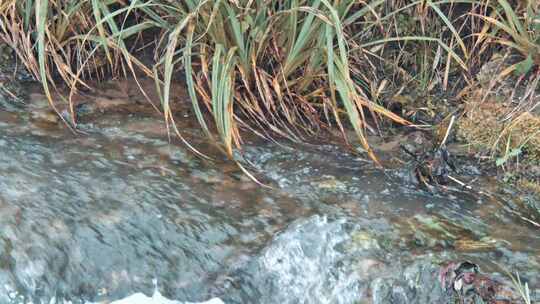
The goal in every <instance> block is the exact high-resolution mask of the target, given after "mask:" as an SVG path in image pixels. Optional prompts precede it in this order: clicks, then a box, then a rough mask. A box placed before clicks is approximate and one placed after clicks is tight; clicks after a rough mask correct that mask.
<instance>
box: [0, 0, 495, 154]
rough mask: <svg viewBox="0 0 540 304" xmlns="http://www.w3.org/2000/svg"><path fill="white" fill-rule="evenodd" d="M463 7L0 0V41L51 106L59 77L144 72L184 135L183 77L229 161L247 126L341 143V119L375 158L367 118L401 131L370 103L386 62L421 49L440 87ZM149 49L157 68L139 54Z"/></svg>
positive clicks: (423, 66)
mask: <svg viewBox="0 0 540 304" xmlns="http://www.w3.org/2000/svg"><path fill="white" fill-rule="evenodd" d="M500 1H503V0H500ZM459 5H462V6H463V5H465V6H467V7H468V6H470V7H471V9H470V11H469V12H471V11H473V8H483V7H485V6H483V4H482V2H480V1H471V0H459V1H457V0H456V1H451V0H443V1H436V2H435V1H431V0H427V1H425V0H417V1H412V2H411V1H409V2H403V1H398V0H394V1H383V0H373V1H370V2H364V1H354V0H341V1H337V0H335V1H330V0H310V1H308V0H183V1H165V0H134V1H130V2H127V1H124V0H107V1H100V0H82V1H67V0H35V1H34V0H25V1H20V0H0V39H2V40H4V41H5V42H7V43H8V44H10V45H11V46H12V47H13V48H14V49H15V50H16V51H17V54H18V56H19V57H20V58H21V59H22V60H23V62H24V63H25V65H26V66H27V68H28V70H29V71H31V72H32V73H33V74H34V75H35V77H36V78H37V79H38V80H40V81H41V82H42V83H43V87H44V90H45V92H46V94H47V96H48V98H49V100H50V103H51V106H52V107H55V102H54V101H53V100H52V98H51V95H50V92H51V90H54V88H55V87H56V83H58V81H59V80H61V81H62V82H64V83H65V84H67V85H68V86H69V87H71V88H72V90H76V89H77V88H80V87H88V86H89V85H88V84H87V83H86V79H89V78H103V77H105V75H106V74H111V73H112V74H122V75H127V74H133V75H135V71H137V70H140V71H143V72H144V73H145V74H146V75H147V76H149V77H153V78H154V79H155V81H156V86H157V88H158V91H159V92H160V96H161V97H160V100H159V103H160V105H159V106H156V108H157V109H158V110H159V111H161V112H162V113H163V114H164V117H165V119H166V121H167V123H168V125H169V126H171V130H173V131H174V132H176V133H177V134H178V135H179V136H181V130H178V129H177V128H176V127H175V119H177V118H175V117H174V115H173V109H172V108H171V107H172V104H171V103H170V99H171V98H170V97H171V96H170V87H171V84H172V82H173V81H174V79H175V76H176V75H178V74H179V73H180V71H183V74H184V77H185V84H186V87H187V91H188V93H189V96H190V99H191V102H192V105H193V109H194V112H195V114H196V117H197V119H198V121H199V123H200V125H201V128H202V129H203V130H204V132H205V133H206V134H207V135H208V136H209V137H210V138H211V139H214V140H216V141H219V143H220V147H221V148H222V150H223V151H224V152H225V153H226V154H227V155H228V156H230V157H233V153H234V151H235V150H236V149H240V148H241V144H242V136H241V134H242V132H241V131H242V130H248V131H251V132H254V133H256V134H258V135H260V136H263V137H267V138H272V137H275V136H281V137H284V138H288V139H290V140H294V141H300V140H303V139H304V138H305V137H306V136H311V135H313V134H316V133H317V132H319V131H320V130H321V129H328V128H338V129H339V130H341V132H342V134H343V135H344V136H346V135H345V134H346V132H345V128H346V127H345V124H348V125H349V126H350V127H352V128H353V129H354V131H355V133H356V138H357V140H358V142H359V144H360V145H361V147H362V148H363V149H364V150H365V151H366V152H367V154H368V155H369V156H370V157H371V158H372V159H373V160H376V156H375V154H374V153H373V152H372V150H371V148H370V146H369V143H368V141H367V139H366V130H367V129H372V130H374V129H373V128H372V127H371V126H370V125H369V123H368V120H367V119H366V118H367V116H366V115H367V113H369V115H370V117H371V118H373V119H374V120H372V121H375V122H376V123H377V119H379V118H387V119H390V120H393V121H395V122H397V123H400V124H408V122H407V121H406V120H405V119H403V118H401V117H399V116H398V115H395V114H394V113H392V112H390V111H388V110H387V109H385V108H384V106H383V105H381V104H379V103H378V102H377V97H378V96H379V94H380V93H381V91H382V90H383V89H384V84H385V83H387V82H386V81H387V80H386V79H385V78H384V77H381V76H380V75H381V70H386V68H385V67H383V68H382V69H381V62H383V63H384V64H383V65H384V66H386V67H387V66H392V68H393V69H394V71H403V70H404V67H405V69H406V65H404V64H403V62H404V61H402V59H403V57H405V55H406V52H408V51H407V48H409V47H412V48H418V47H421V48H422V51H421V52H415V53H414V54H413V55H414V56H413V57H415V58H416V59H414V60H413V61H414V62H416V63H418V62H419V61H418V58H420V59H421V60H420V61H421V62H420V64H419V66H420V68H419V70H418V71H417V72H415V73H413V74H414V75H411V77H412V78H416V79H419V78H418V77H419V76H418V75H421V76H420V78H422V79H424V80H423V82H424V83H426V86H431V87H433V86H432V85H431V84H430V83H431V82H432V80H433V79H437V82H438V83H439V84H444V87H446V85H447V83H448V81H449V80H448V79H449V75H450V73H451V71H452V70H453V69H457V70H459V71H461V72H463V73H465V74H466V72H467V70H468V63H469V62H470V55H471V49H472V47H471V45H472V43H468V41H469V40H470V37H471V36H466V37H465V36H464V35H463V33H462V31H463V29H464V28H465V27H466V26H465V24H466V21H467V20H469V19H468V18H472V17H471V16H472V14H468V12H465V13H462V14H461V15H458V16H457V17H453V15H452V10H453V8H454V7H455V6H459ZM411 12H413V13H418V16H419V17H418V18H417V19H416V20H415V21H414V22H416V23H417V24H419V25H420V27H418V28H419V29H420V30H412V31H402V30H401V29H400V28H399V27H397V22H398V19H399V17H400V16H401V17H403V16H404V15H405V16H407V15H408V14H410V13H411ZM486 12H487V10H486ZM482 18H484V19H485V20H486V21H491V19H489V18H494V17H487V16H483V17H482ZM475 20H478V18H477V19H475ZM491 23H492V24H494V25H497V23H494V22H491ZM430 24H437V25H436V26H430ZM468 27H469V29H470V28H471V26H468ZM503 30H504V29H503ZM495 34H496V33H494V32H491V35H495ZM148 46H149V47H151V49H148ZM145 47H146V48H147V51H148V52H153V53H154V58H156V60H155V63H154V65H153V66H146V65H145V64H143V63H142V62H141V61H140V60H139V59H138V58H139V57H138V53H137V50H140V49H141V48H145ZM385 56H386V57H387V58H388V59H387V60H385ZM390 59H391V60H390ZM388 61H393V62H390V64H389V63H388ZM417 66H418V65H417ZM422 73H423V74H422ZM422 75H423V76H422ZM151 102H152V101H151ZM70 105H71V110H72V111H73V104H72V103H71V102H70ZM72 117H75V116H74V115H72ZM73 123H75V122H73ZM216 136H217V137H216Z"/></svg>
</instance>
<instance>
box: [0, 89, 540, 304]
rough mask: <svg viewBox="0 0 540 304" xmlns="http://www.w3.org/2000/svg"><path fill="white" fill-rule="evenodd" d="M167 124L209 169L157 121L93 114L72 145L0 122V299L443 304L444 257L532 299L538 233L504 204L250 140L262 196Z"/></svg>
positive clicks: (188, 132) (14, 121)
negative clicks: (515, 283)
mask: <svg viewBox="0 0 540 304" xmlns="http://www.w3.org/2000/svg"><path fill="white" fill-rule="evenodd" d="M34 98H35V96H34ZM34 101H35V100H29V101H28V103H30V104H31V103H32V102H34ZM186 116H189V114H186ZM190 119H191V118H189V117H187V118H186V120H190ZM180 125H181V128H180V129H181V131H182V133H183V134H184V135H185V136H186V137H187V139H188V140H189V141H190V142H191V143H193V144H194V145H195V146H196V147H197V148H199V149H201V151H203V152H206V153H208V154H210V155H212V156H213V157H214V160H205V159H201V158H198V157H196V156H194V154H193V153H190V152H189V151H188V149H186V148H185V146H184V145H182V144H181V143H180V142H179V140H178V139H176V138H173V139H172V142H171V143H169V142H168V140H167V135H166V129H165V127H164V126H163V123H162V121H161V119H160V117H158V116H156V115H150V114H140V115H126V114H125V113H121V114H105V115H102V116H101V117H100V118H99V120H95V121H92V122H89V121H86V122H84V123H82V124H81V125H79V130H80V131H81V133H80V134H73V133H72V132H70V131H69V130H67V128H65V127H63V126H62V125H61V124H47V123H45V124H42V123H39V122H36V121H35V119H32V117H31V116H30V115H29V114H25V113H24V112H8V111H3V112H1V111H0V303H22V302H29V301H31V302H33V303H40V302H41V303H45V302H47V303H48V302H49V301H50V299H55V300H56V301H58V302H63V301H68V300H69V301H72V302H74V303H79V302H102V301H104V302H109V301H113V300H118V299H121V298H125V297H127V296H130V295H133V294H135V293H139V292H140V293H144V294H146V295H148V296H151V295H152V294H153V292H154V288H157V289H158V291H159V292H160V293H161V294H162V295H163V296H165V297H167V298H169V299H172V300H178V301H193V302H194V301H204V300H208V299H210V298H212V297H219V298H220V299H222V300H223V301H224V302H225V303H445V301H448V303H450V301H451V296H450V295H448V294H447V293H445V292H444V291H443V290H442V288H441V287H440V283H439V282H438V280H437V278H438V270H439V268H440V265H441V264H444V263H446V262H449V261H456V260H470V261H472V262H475V263H477V264H479V265H480V267H481V269H482V271H484V272H486V273H488V274H490V275H493V276H494V277H496V278H498V279H500V280H502V281H505V280H506V279H505V278H504V277H503V276H502V275H501V274H500V269H499V268H498V266H497V265H496V264H495V263H498V264H500V265H503V266H505V267H507V268H508V269H511V270H518V271H519V273H520V275H521V276H522V279H523V280H525V281H527V282H528V284H529V286H530V287H531V289H532V290H533V297H537V295H538V293H539V292H538V290H539V289H540V278H539V276H538V274H539V270H540V234H539V233H538V230H537V229H535V228H534V227H533V226H530V225H528V224H527V223H525V222H524V221H522V220H520V219H519V218H517V217H516V216H515V215H513V214H512V213H510V212H508V210H507V209H506V208H504V204H503V203H502V202H497V201H496V200H494V199H492V198H488V197H482V196H479V195H475V194H472V193H463V192H449V193H443V194H436V195H433V194H430V193H426V192H423V191H420V190H418V189H417V188H416V187H415V186H414V185H412V184H411V183H410V180H409V178H408V177H407V172H408V170H407V169H395V170H385V171H383V170H379V169H376V168H373V167H372V166H371V165H370V164H369V163H367V162H365V161H362V160H360V159H356V158H354V157H352V156H350V155H348V154H347V153H345V152H344V151H343V150H342V149H340V148H338V147H335V146H332V145H326V146H322V147H312V146H309V145H305V146H295V147H294V149H292V148H287V147H285V146H279V145H276V144H272V143H265V142H260V141H251V142H250V141H249V140H248V142H247V143H246V150H245V154H244V155H245V158H246V161H248V162H249V163H251V164H252V166H251V167H250V170H252V172H254V173H256V175H257V177H258V178H259V179H260V180H261V181H263V182H264V183H267V184H269V185H271V186H272V187H273V189H265V188H262V187H259V186H257V185H256V184H255V183H253V182H251V181H249V180H248V179H247V178H246V177H245V176H243V175H242V173H241V171H240V170H238V169H237V168H236V167H234V166H232V165H231V164H230V163H227V162H226V161H224V160H223V159H220V156H219V154H217V153H216V152H215V149H214V148H213V146H212V145H209V144H208V143H206V142H205V140H204V138H203V137H202V135H201V134H200V132H199V131H197V130H196V129H194V128H193V127H192V124H189V123H185V124H184V123H182V122H181V123H180ZM154 281H155V282H157V283H156V284H157V285H156V286H157V287H156V286H155V285H154ZM536 299H537V300H538V298H536Z"/></svg>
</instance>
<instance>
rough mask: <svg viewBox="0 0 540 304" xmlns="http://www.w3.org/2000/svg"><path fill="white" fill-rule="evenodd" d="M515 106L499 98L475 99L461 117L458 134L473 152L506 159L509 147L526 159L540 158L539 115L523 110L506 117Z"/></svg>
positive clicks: (527, 160) (537, 159)
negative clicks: (506, 103) (493, 100)
mask: <svg viewBox="0 0 540 304" xmlns="http://www.w3.org/2000/svg"><path fill="white" fill-rule="evenodd" d="M511 111H512V107H509V106H506V105H505V104H502V103H498V102H490V101H486V102H472V103H470V104H468V106H467V110H466V113H465V115H464V116H463V117H462V118H461V119H460V120H459V122H458V128H457V136H458V138H459V139H460V140H462V141H464V142H466V143H467V144H469V145H470V146H471V148H472V149H473V150H474V152H477V153H481V154H484V155H485V154H492V153H493V155H494V156H495V158H499V159H504V158H505V157H508V153H509V152H510V151H519V150H520V151H521V153H520V156H521V158H522V160H523V161H525V162H526V163H533V164H537V163H538V162H539V160H540V116H538V115H536V114H533V113H530V112H521V113H517V114H513V115H512V118H511V119H506V118H507V116H508V114H509V113H510V112H511Z"/></svg>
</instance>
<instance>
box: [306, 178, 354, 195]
mask: <svg viewBox="0 0 540 304" xmlns="http://www.w3.org/2000/svg"><path fill="white" fill-rule="evenodd" d="M311 184H312V185H313V186H315V187H317V188H319V189H322V190H327V191H343V190H346V189H347V186H346V185H345V184H344V183H343V182H341V181H339V180H337V179H336V177H335V176H328V175H325V176H323V177H322V178H321V180H320V181H313V182H311Z"/></svg>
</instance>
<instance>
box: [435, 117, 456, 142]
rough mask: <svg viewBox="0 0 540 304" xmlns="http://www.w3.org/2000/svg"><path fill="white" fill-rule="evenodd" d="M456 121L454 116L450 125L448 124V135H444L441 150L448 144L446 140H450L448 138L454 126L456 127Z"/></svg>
mask: <svg viewBox="0 0 540 304" xmlns="http://www.w3.org/2000/svg"><path fill="white" fill-rule="evenodd" d="M455 120H456V116H455V115H452V118H450V123H449V124H448V128H446V134H445V135H444V138H443V140H442V141H441V145H440V146H439V148H442V147H443V146H444V144H445V143H446V140H447V139H448V136H449V135H450V130H452V126H453V125H454V121H455Z"/></svg>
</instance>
